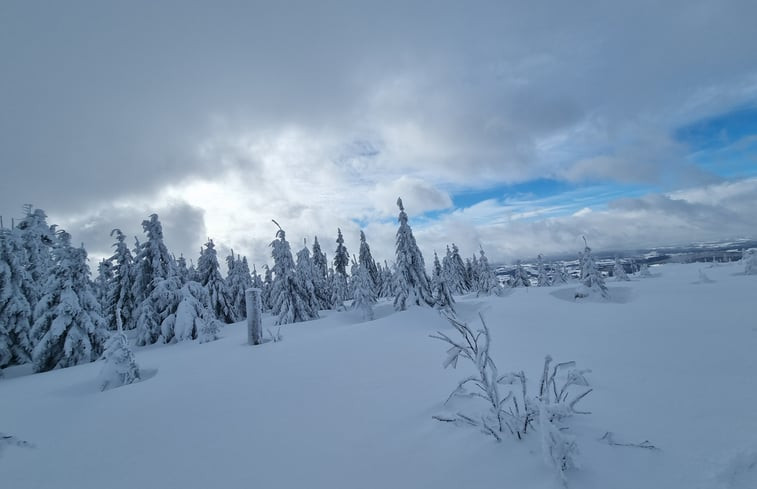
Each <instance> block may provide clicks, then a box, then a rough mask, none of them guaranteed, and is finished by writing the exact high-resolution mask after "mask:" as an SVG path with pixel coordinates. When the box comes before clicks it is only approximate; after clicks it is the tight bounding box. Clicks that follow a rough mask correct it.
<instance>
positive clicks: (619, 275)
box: [612, 256, 631, 282]
mask: <svg viewBox="0 0 757 489" xmlns="http://www.w3.org/2000/svg"><path fill="white" fill-rule="evenodd" d="M612 274H613V276H614V277H615V280H618V281H625V282H627V281H629V280H631V279H630V278H628V274H627V273H626V269H625V268H624V267H623V264H622V263H620V258H618V257H617V256H616V257H615V265H614V266H613V268H612Z"/></svg>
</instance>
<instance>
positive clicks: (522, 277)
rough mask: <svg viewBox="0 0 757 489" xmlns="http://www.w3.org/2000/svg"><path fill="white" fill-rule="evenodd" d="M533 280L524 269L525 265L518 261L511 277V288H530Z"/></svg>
mask: <svg viewBox="0 0 757 489" xmlns="http://www.w3.org/2000/svg"><path fill="white" fill-rule="evenodd" d="M530 286H531V279H530V278H529V276H528V272H527V271H526V269H525V268H524V267H523V264H522V263H521V262H520V260H518V261H517V262H516V263H515V270H513V273H512V276H511V277H510V287H530Z"/></svg>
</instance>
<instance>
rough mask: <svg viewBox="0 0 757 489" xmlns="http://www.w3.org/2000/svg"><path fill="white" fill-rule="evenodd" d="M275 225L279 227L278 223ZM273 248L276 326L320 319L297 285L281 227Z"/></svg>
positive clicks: (289, 252) (273, 304)
mask: <svg viewBox="0 0 757 489" xmlns="http://www.w3.org/2000/svg"><path fill="white" fill-rule="evenodd" d="M274 223H275V224H276V225H277V226H278V223H276V221H274ZM271 248H272V249H273V250H272V252H271V255H272V257H273V275H274V279H273V283H272V285H271V301H272V311H271V312H272V313H273V314H274V315H275V316H276V324H288V323H296V322H300V321H308V320H310V319H316V318H318V311H317V310H314V309H313V308H312V307H311V305H310V302H309V297H308V294H307V292H306V291H304V290H302V289H301V288H300V287H299V285H298V284H297V280H296V278H295V269H294V260H293V258H292V251H291V249H290V247H289V242H288V241H287V240H286V233H285V232H284V230H283V229H281V226H279V230H278V231H277V232H276V239H274V240H273V242H271Z"/></svg>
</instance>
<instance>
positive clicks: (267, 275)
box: [260, 264, 273, 311]
mask: <svg viewBox="0 0 757 489" xmlns="http://www.w3.org/2000/svg"><path fill="white" fill-rule="evenodd" d="M272 287H273V272H272V271H271V269H270V267H269V266H268V264H264V265H263V289H262V292H261V294H260V296H261V301H262V302H263V309H264V310H265V311H270V310H271V309H273V296H272V294H271V289H272Z"/></svg>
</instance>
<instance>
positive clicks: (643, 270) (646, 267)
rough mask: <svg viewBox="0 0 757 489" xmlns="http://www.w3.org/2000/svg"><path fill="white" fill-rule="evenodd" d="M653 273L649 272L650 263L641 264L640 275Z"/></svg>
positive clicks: (644, 275)
mask: <svg viewBox="0 0 757 489" xmlns="http://www.w3.org/2000/svg"><path fill="white" fill-rule="evenodd" d="M651 276H652V274H651V273H650V272H649V265H648V264H647V263H642V264H641V265H639V277H645V278H646V277H651Z"/></svg>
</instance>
